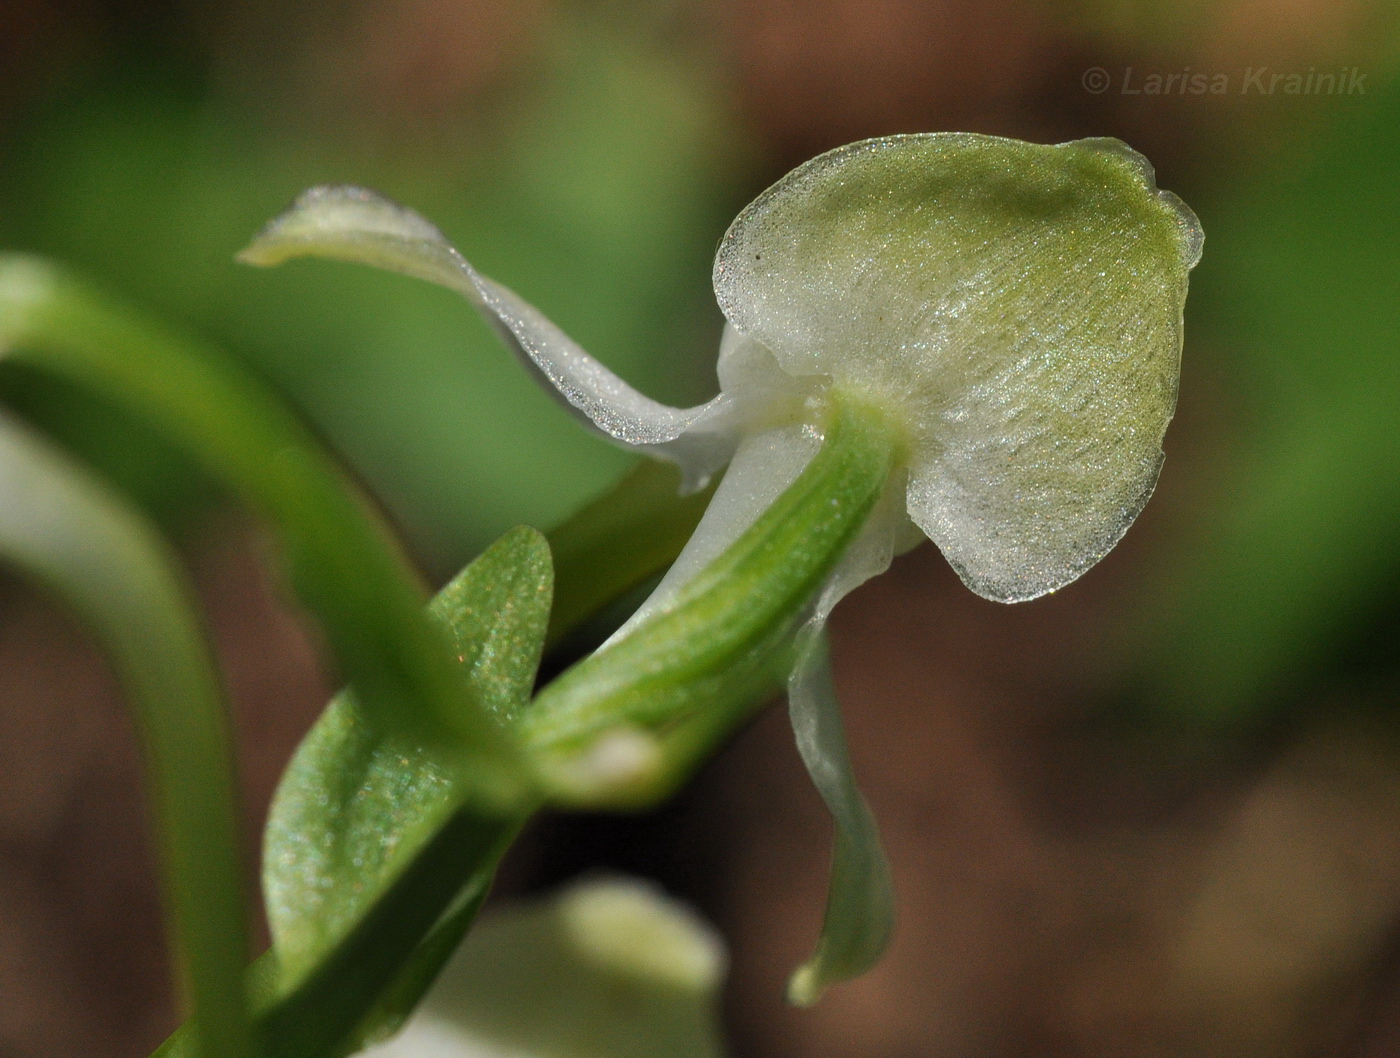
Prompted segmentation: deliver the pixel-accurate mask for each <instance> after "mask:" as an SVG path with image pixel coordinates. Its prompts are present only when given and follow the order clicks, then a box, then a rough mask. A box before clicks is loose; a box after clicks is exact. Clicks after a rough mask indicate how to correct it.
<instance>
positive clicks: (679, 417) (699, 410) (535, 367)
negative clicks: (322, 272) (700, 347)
mask: <svg viewBox="0 0 1400 1058" xmlns="http://www.w3.org/2000/svg"><path fill="white" fill-rule="evenodd" d="M303 256H313V257H329V258H335V259H338V260H344V261H357V262H359V263H362V264H369V265H374V266H376V267H379V268H386V269H389V270H390V271H394V272H402V273H404V274H405V275H410V276H414V277H416V278H418V279H426V280H428V281H429V282H432V283H438V284H440V285H442V286H445V287H449V288H450V289H452V290H455V291H457V292H458V293H460V294H462V295H464V296H465V297H466V298H467V300H469V301H470V302H471V303H472V304H473V305H474V306H476V308H477V310H478V311H480V312H481V314H482V316H483V317H484V318H485V319H486V321H487V322H488V323H489V324H490V325H491V326H492V328H493V329H494V330H495V331H496V333H497V334H499V335H500V337H501V339H502V340H503V341H504V342H505V343H506V345H507V346H508V347H509V348H510V349H511V351H512V352H514V353H515V354H516V356H517V357H518V358H519V359H520V361H521V363H522V364H524V365H525V366H526V367H527V368H528V369H529V370H530V371H531V372H532V373H533V374H535V375H536V376H537V377H539V378H541V379H543V380H545V381H547V382H548V383H549V384H550V389H551V392H554V393H556V394H557V395H558V396H559V397H560V398H561V399H562V401H563V403H564V404H565V405H566V406H567V407H569V408H570V409H571V410H572V411H574V412H575V414H576V415H577V416H578V417H579V418H580V419H582V420H583V421H584V422H585V423H587V424H589V425H590V426H593V427H595V428H596V429H597V430H598V431H600V432H601V433H602V434H604V435H605V436H607V437H609V438H612V439H613V440H616V441H619V442H621V443H623V444H624V445H627V446H629V447H633V448H639V449H641V450H643V451H645V452H646V453H648V454H649V455H653V456H657V457H659V458H662V459H669V460H671V461H673V462H675V463H678V464H680V466H681V468H682V470H683V471H684V472H685V476H686V479H687V485H688V486H690V487H692V488H698V487H699V486H700V485H701V484H703V482H704V481H705V479H707V478H708V477H709V475H710V474H712V473H713V472H714V471H715V470H717V469H718V468H720V467H722V466H723V465H724V464H725V463H726V462H728V460H729V457H730V456H731V455H732V454H733V451H734V447H735V444H736V443H737V442H736V437H735V432H734V429H733V427H732V425H731V419H732V415H731V401H730V400H729V398H727V397H725V396H723V395H721V396H719V397H716V398H715V399H714V400H712V401H710V402H709V403H708V404H704V405H700V406H699V407H695V408H673V407H671V406H670V405H667V404H661V403H659V402H657V401H654V400H652V399H651V398H650V397H647V396H645V395H644V394H642V393H639V392H638V391H637V390H635V389H633V388H632V387H631V386H629V385H628V384H627V383H626V382H624V381H623V380H622V379H620V378H618V377H617V375H615V374H613V373H612V372H611V371H609V370H608V369H607V368H606V367H604V366H603V365H602V364H600V363H599V362H598V361H597V360H595V359H593V357H591V356H589V355H588V354H587V353H586V352H584V351H583V349H581V348H580V347H579V346H578V344H577V343H576V342H574V341H573V339H571V338H570V337H569V336H568V335H566V334H565V333H564V332H563V331H561V330H560V329H559V328H558V327H556V326H555V325H554V324H553V323H551V322H550V321H549V319H548V318H546V317H545V315H544V314H543V313H541V312H540V311H539V310H538V309H536V308H535V307H534V306H533V305H531V304H530V303H529V302H527V301H525V300H524V299H523V298H521V297H520V296H519V295H518V294H516V293H514V292H513V291H511V290H509V289H507V288H506V287H503V286H501V285H500V284H499V283H496V282H493V281H492V280H490V279H488V278H486V277H485V276H483V275H482V274H481V273H480V272H478V271H477V270H476V269H474V268H473V267H472V266H471V265H470V264H469V263H467V261H466V259H465V258H464V257H462V255H461V254H460V253H458V252H457V250H456V249H455V248H454V247H453V246H452V245H451V244H450V243H449V242H448V241H447V239H446V238H444V237H443V235H442V233H441V232H440V231H438V230H437V228H435V227H434V226H433V225H432V224H430V223H429V222H428V221H426V220H425V219H423V218H422V217H420V216H419V215H418V214H417V213H414V212H413V211H412V210H409V209H405V208H404V207H402V206H399V205H397V204H396V203H394V202H391V201H390V200H389V199H387V198H385V197H383V196H382V195H379V194H377V193H375V192H373V191H368V190H366V189H364V188H359V187H347V186H326V187H314V188H312V189H311V190H309V191H307V192H306V193H305V194H303V195H302V196H301V197H300V198H298V199H297V201H296V202H295V203H294V204H293V205H292V206H291V208H290V209H288V210H287V211H286V212H285V213H283V214H282V215H281V216H279V217H277V218H275V219H274V220H273V221H272V222H271V223H269V224H268V225H267V227H266V228H264V229H263V231H262V232H261V233H259V235H258V236H257V238H255V239H254V240H253V241H252V243H251V244H249V246H248V247H247V248H246V249H245V250H244V251H243V252H242V253H241V254H239V260H241V261H244V262H246V263H248V264H256V265H276V264H281V263H282V262H283V261H286V260H288V259H290V258H293V257H303Z"/></svg>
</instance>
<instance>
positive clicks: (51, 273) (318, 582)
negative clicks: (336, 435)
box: [0, 255, 522, 803]
mask: <svg viewBox="0 0 1400 1058" xmlns="http://www.w3.org/2000/svg"><path fill="white" fill-rule="evenodd" d="M0 356H5V357H12V358H23V359H25V360H27V361H29V362H31V363H34V364H36V365H38V366H40V367H43V368H45V369H47V370H51V371H54V372H56V373H58V374H60V375H63V376H65V377H67V378H68V379H70V380H72V381H74V382H76V383H78V384H79V385H85V386H92V387H95V388H97V389H99V390H101V391H102V392H104V393H106V394H107V395H109V396H111V397H113V398H115V399H117V400H120V401H122V402H124V403H125V404H126V405H128V406H129V407H131V408H132V409H134V410H135V412H136V413H137V414H139V415H141V416H143V417H145V418H147V419H148V420H150V421H152V422H154V423H155V424H156V425H157V426H158V427H159V428H160V429H162V430H164V431H165V432H166V433H167V434H168V435H169V436H170V437H172V438H173V439H174V440H175V441H177V442H178V443H179V444H181V445H182V446H183V447H184V448H185V449H186V450H187V451H188V452H189V453H190V454H191V455H193V456H194V457H195V458H196V459H197V460H199V461H200V463H201V464H202V465H203V466H204V468H205V469H206V471H207V472H208V473H209V474H210V475H211V476H213V477H214V478H215V479H216V480H218V481H220V482H222V483H223V484H224V485H225V486H226V487H227V488H229V489H230V490H231V491H232V492H233V493H234V494H235V495H236V496H238V497H239V498H240V499H242V500H243V501H244V502H245V503H247V504H248V505H249V506H250V507H252V508H253V509H254V510H255V511H257V512H258V513H260V514H262V515H263V516H264V517H266V518H268V519H269V520H270V521H271V522H272V524H273V525H274V526H275V528H276V530H277V532H278V535H279V537H280V539H281V542H282V544H283V547H284V553H285V557H286V561H287V565H288V568H289V573H290V577H291V580H292V583H293V585H294V587H295V588H296V590H297V592H298V593H299V594H300V596H301V598H302V600H303V601H304V602H305V604H306V605H307V606H308V608H310V609H311V610H312V611H313V612H314V613H315V614H316V616H317V617H318V618H319V619H320V621H321V623H322V626H323V628H324V630H325V633H326V636H327V638H328V639H329V640H330V643H331V646H332V648H333V649H334V651H335V654H336V657H337V659H338V661H339V663H340V665H341V666H342V669H343V672H342V675H344V676H345V677H346V678H347V680H348V681H349V682H350V683H352V684H353V685H354V686H355V688H356V692H357V694H358V695H359V699H360V701H361V703H362V705H363V706H364V708H365V710H366V712H367V715H368V716H369V717H370V718H371V719H372V720H373V721H374V722H375V723H381V724H385V725H388V726H389V727H391V728H398V729H404V728H407V729H409V730H410V731H411V732H412V733H413V734H414V735H416V736H417V737H420V738H427V739H429V740H431V741H434V742H438V743H442V744H445V745H447V746H450V747H453V748H454V749H455V751H456V752H457V753H458V755H459V758H460V759H462V761H463V768H462V771H463V773H464V775H466V776H467V781H468V782H469V783H470V784H471V785H472V786H473V787H474V788H475V789H476V790H477V791H478V793H480V794H481V795H482V796H484V797H485V799H486V800H488V801H493V802H496V803H503V802H510V801H513V800H514V799H515V798H516V797H517V796H518V795H519V792H520V786H521V776H522V770H521V768H520V767H519V765H518V764H517V762H516V755H515V753H514V751H513V747H512V745H511V743H510V742H509V740H508V739H507V738H506V737H505V735H504V734H503V733H502V731H501V730H500V728H499V725H497V724H496V723H495V722H494V721H493V720H492V718H491V717H489V716H488V715H487V713H486V711H485V710H484V709H483V708H482V707H481V705H480V703H479V702H477V701H475V700H474V698H473V696H472V695H471V694H470V693H469V692H468V690H467V689H466V687H465V685H464V684H463V682H462V680H461V679H460V677H459V675H458V674H457V673H456V672H455V671H454V669H453V666H452V662H451V658H450V655H449V653H448V651H447V649H446V648H445V645H444V644H443V643H442V640H441V637H440V635H439V633H438V631H437V630H436V629H435V628H433V627H432V625H431V623H430V622H429V621H428V620H427V618H426V617H425V616H424V613H423V602H424V592H423V591H422V590H421V588H420V586H419V585H418V584H417V583H416V577H415V576H414V574H413V572H412V571H411V569H410V567H409V566H408V564H407V562H406V561H405V560H404V558H403V556H402V555H401V554H400V553H399V552H398V550H397V548H396V547H395V545H394V544H393V542H392V541H391V539H390V538H389V536H388V534H387V533H386V532H385V531H384V529H383V527H382V526H381V525H380V524H379V522H378V520H377V519H376V518H375V517H374V515H373V514H372V513H371V511H370V510H369V509H368V508H367V507H366V506H365V504H364V503H363V502H361V501H359V500H358V499H357V498H356V494H355V490H354V488H353V487H352V486H351V485H350V483H349V482H348V481H347V479H346V478H345V476H344V474H343V473H341V471H340V470H339V468H338V467H336V465H335V464H334V463H333V462H332V460H331V459H330V458H329V457H328V456H327V455H325V454H324V451H323V449H322V446H321V445H320V444H319V443H318V442H317V440H316V438H315V437H314V435H312V433H311V432H310V431H309V430H308V429H307V428H306V427H305V426H304V425H303V424H302V423H301V422H300V421H299V420H298V419H297V418H296V417H295V416H294V415H293V414H292V413H291V412H290V411H289V410H288V409H287V408H286V407H285V406H284V405H283V404H282V403H281V402H279V401H278V400H277V399H275V398H274V397H273V396H271V395H270V394H269V393H267V392H265V391H264V390H263V388H262V387H261V386H259V385H258V384H257V383H256V382H254V381H253V380H252V379H251V378H249V377H247V376H246V375H244V374H243V373H242V372H241V371H239V370H238V369H237V367H236V366H235V365H233V364H232V363H230V362H228V361H227V360H225V359H224V358H223V357H221V356H219V355H218V354H217V353H216V352H215V351H213V350H210V349H208V348H205V347H203V346H201V345H199V344H197V343H196V342H194V341H192V340H190V339H188V338H186V337H184V336H182V335H180V334H177V333H173V332H171V331H169V330H167V329H166V328H163V327H161V326H160V325H158V324H156V323H154V322H153V321H151V320H149V319H146V318H144V317H143V316H141V315H139V314H138V313H135V312H132V311H131V310H129V309H127V308H126V307H125V306H122V305H119V304H116V303H113V302H110V301H108V300H106V299H105V298H103V297H102V296H100V295H99V294H98V293H96V292H95V291H92V290H89V289H88V288H86V287H85V286H83V285H82V284H80V283H79V282H77V281H76V280H75V279H73V278H72V277H70V276H67V275H65V274H64V273H62V272H61V271H59V270H57V269H55V268H54V267H52V266H50V265H48V264H46V263H45V262H42V261H38V260H34V259H31V258H26V257H20V256H13V255H11V256H5V257H0Z"/></svg>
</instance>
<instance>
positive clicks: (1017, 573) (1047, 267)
mask: <svg viewBox="0 0 1400 1058" xmlns="http://www.w3.org/2000/svg"><path fill="white" fill-rule="evenodd" d="M1200 249H1201V231H1200V225H1199V223H1198V222H1197V220H1196V218H1195V216H1194V215H1193V214H1192V213H1191V211H1190V210H1188V209H1187V208H1186V207H1185V206H1184V205H1183V204H1182V203H1181V202H1180V200H1178V199H1177V198H1176V197H1175V196H1173V195H1170V194H1169V193H1167V192H1162V191H1158V190H1157V188H1156V185H1155V183H1154V180H1153V174H1152V170H1151V167H1150V166H1149V165H1148V164H1147V162H1146V161H1145V160H1144V159H1143V158H1142V157H1141V156H1140V155H1138V154H1136V153H1134V152H1133V151H1131V150H1130V149H1128V148H1127V147H1126V146H1124V145H1123V144H1121V143H1119V142H1118V141H1116V140H1104V139H1099V140H1079V141H1075V142H1073V143H1066V144H1060V145H1058V146H1045V145H1038V144H1030V143H1023V142H1020V141H1015V140H1006V139H999V138H996V137H990V136H979V135H971V134H962V133H930V134H922V135H913V136H895V137H889V138H885V139H877V140H867V141H864V142H861V143H855V144H851V145H849V146H846V147H842V148H839V149H837V150H835V151H831V152H829V153H827V154H824V155H822V156H820V157H819V158H816V159H814V160H812V161H810V162H808V163H806V164H805V165H802V166H800V167H798V168H797V169H796V170H794V171H793V172H792V173H790V174H788V175H787V176H786V177H784V178H783V179H782V180H781V181H779V182H778V183H777V184H776V185H774V186H773V187H772V188H770V189H769V190H768V191H766V192H765V193H764V194H763V195H761V196H759V198H758V199H756V200H755V201H754V202H753V203H752V204H751V205H749V206H748V207H747V208H746V209H745V210H744V211H743V212H742V213H740V215H739V217H738V218H737V219H736V220H735V221H734V224H733V225H732V226H731V227H730V229H729V232H728V233H727V234H726V236H725V238H724V240H723V242H722V244H721V246H720V250H719V253H718V255H717V257H716V260H715V270H714V280H715V290H716V294H717V296H718V298H719V302H720V307H721V308H722V309H723V310H724V313H725V315H726V317H728V319H729V320H730V322H731V323H732V324H733V325H734V326H735V327H736V328H737V329H738V330H739V331H741V332H743V333H744V334H745V335H748V336H750V337H752V338H754V339H756V340H757V341H759V342H761V343H762V344H763V345H764V346H766V347H767V348H769V349H771V350H772V352H773V354H774V355H775V356H776V357H777V359H778V361H779V363H780V364H781V365H782V367H783V368H784V369H785V370H786V371H788V372H789V373H791V374H794V375H799V376H802V375H824V376H829V377H830V378H831V380H832V383H833V385H835V386H837V387H839V388H842V389H845V390H850V391H856V392H861V393H863V394H865V395H867V396H868V397H869V398H870V399H873V400H876V401H878V402H880V403H881V404H882V405H883V406H884V407H885V408H886V409H887V410H888V411H889V412H890V413H891V414H892V415H896V416H899V417H900V418H901V419H902V420H903V422H904V423H905V425H906V427H907V429H908V431H909V435H910V440H911V449H912V455H911V466H910V470H911V473H910V482H909V495H908V502H909V513H910V515H911V517H912V518H913V519H914V521H915V522H917V523H918V524H919V526H920V527H921V528H922V529H923V530H924V531H925V532H926V533H927V534H928V535H929V536H930V537H931V538H932V539H933V540H934V541H935V542H936V543H937V544H938V545H939V547H940V548H941V549H942V550H943V553H944V554H945V555H946V556H947V558H948V560H949V561H950V562H951V563H952V565H953V567H954V568H955V569H956V570H957V571H958V573H959V575H960V576H961V577H962V578H963V580H964V581H965V582H966V583H967V585H968V586H969V587H970V588H971V589H972V590H973V591H976V592H977V593H978V594H980V595H983V596H986V597H987V598H991V599H998V600H1003V601H1008V602H1011V601H1019V600H1023V599H1030V598H1034V597H1035V596H1038V595H1042V594H1044V593H1045V592H1048V591H1053V590H1054V589H1056V588H1058V587H1060V586H1062V585H1064V584H1066V583H1068V582H1069V581H1071V580H1073V579H1074V578H1075V577H1077V576H1079V575H1080V574H1081V573H1083V572H1084V571H1085V570H1086V569H1088V568H1089V567H1090V566H1091V565H1093V564H1094V563H1095V562H1096V561H1097V560H1098V559H1099V558H1100V557H1102V556H1103V554H1104V553H1105V552H1107V551H1108V550H1109V548H1111V547H1112V546H1113V545H1114V543H1116V542H1117V540H1118V539H1119V538H1120V537H1121V536H1122V534H1123V533H1124V531H1125V530H1126V529H1127V527H1128V525H1129V524H1130V523H1131V522H1132V520H1133V519H1134V518H1135V517H1136V516H1137V514H1138V512H1139V511H1140V510H1141V509H1142V505H1143V504H1144V503H1145V502H1146V500H1147V497H1148V496H1149V495H1150V493H1151V491H1152V487H1153V485H1154V483H1155V481H1156V478H1157V472H1158V469H1159V468H1160V466H1161V461H1162V453H1161V442H1162V436H1163V433H1164V432H1165V430H1166V426H1167V422H1168V420H1169V419H1170V418H1171V414H1172V410H1173V408H1174V405H1175V402H1176V388H1177V374H1178V369H1179V362H1180V351H1181V335H1182V327H1181V314H1182V307H1183V304H1184V301H1185V297H1186V286H1187V273H1188V271H1189V270H1190V268H1191V267H1192V266H1193V265H1194V264H1195V263H1196V260H1197V259H1198V257H1199V255H1200Z"/></svg>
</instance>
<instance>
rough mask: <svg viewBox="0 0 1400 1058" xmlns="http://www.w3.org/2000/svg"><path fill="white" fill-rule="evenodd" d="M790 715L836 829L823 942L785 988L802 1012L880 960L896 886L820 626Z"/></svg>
mask: <svg viewBox="0 0 1400 1058" xmlns="http://www.w3.org/2000/svg"><path fill="white" fill-rule="evenodd" d="M788 709H789V712H790V714H791V716H792V731H793V735H794V736H795V737H796V739H797V748H798V751H799V752H800V753H801V754H802V761H803V763H804V764H806V765H807V771H808V772H809V773H810V774H811V776H812V781H813V782H814V783H816V786H817V790H818V791H819V792H820V793H821V795H822V800H823V801H825V802H826V806H827V808H829V809H830V810H831V814H832V816H833V818H834V820H835V823H836V834H835V843H834V847H833V849H832V856H831V887H830V890H829V891H828V893H827V902H826V917H825V920H824V921H823V923H822V936H821V940H820V941H819V942H818V944H817V950H816V952H815V953H814V954H813V955H812V957H811V958H810V959H808V960H807V961H806V962H805V963H803V964H802V965H801V966H800V967H798V968H797V971H796V972H795V973H794V974H793V975H792V978H791V979H790V980H789V982H788V1001H789V1002H791V1003H793V1004H795V1005H797V1006H802V1007H807V1006H811V1005H812V1004H814V1003H816V1002H817V1000H819V999H820V998H821V996H822V993H823V992H824V991H825V990H826V988H827V986H829V985H832V984H836V983H838V982H840V981H845V980H849V979H850V978H852V977H857V976H859V975H860V974H863V973H865V971H867V970H869V969H870V968H871V967H872V966H874V965H875V963H876V962H878V961H879V959H880V956H881V955H882V954H884V951H885V947H886V945H887V944H888V943H889V939H890V935H891V933H892V932H893V930H894V886H893V884H892V883H891V880H890V867H889V863H888V861H887V860H886V859H885V852H884V849H883V848H882V847H881V845H880V834H879V831H878V829H877V828H876V825H875V819H874V817H873V816H872V815H871V814H870V808H869V806H868V805H867V804H866V803H865V798H863V797H862V796H861V794H860V790H859V789H857V787H856V780H855V775H854V774H853V773H852V771H851V760H850V755H849V754H848V753H847V751H846V736H845V733H844V731H843V730H842V726H841V707H840V704H839V703H838V702H837V700H836V688H835V686H834V684H833V682H832V678H831V660H830V656H829V654H828V651H827V643H826V634H825V630H824V628H823V627H822V625H821V624H820V623H817V622H814V623H813V624H810V625H808V626H807V629H806V630H805V631H804V633H803V635H802V637H801V640H800V642H799V653H798V660H797V665H796V666H795V667H794V668H793V671H792V676H791V678H790V679H789V681H788Z"/></svg>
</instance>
